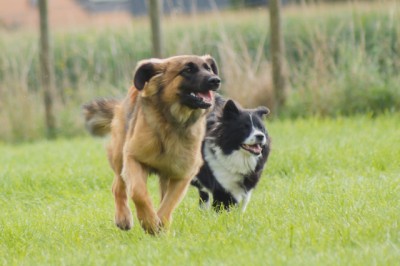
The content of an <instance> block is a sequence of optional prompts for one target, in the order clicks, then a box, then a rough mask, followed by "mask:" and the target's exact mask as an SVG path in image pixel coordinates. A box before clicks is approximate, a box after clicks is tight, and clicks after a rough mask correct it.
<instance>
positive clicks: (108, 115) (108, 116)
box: [82, 99, 119, 136]
mask: <svg viewBox="0 0 400 266" xmlns="http://www.w3.org/2000/svg"><path fill="white" fill-rule="evenodd" d="M118 103H119V101H117V100H114V99H96V100H94V101H92V102H89V103H87V104H85V105H83V107H82V108H83V115H84V117H85V126H86V129H87V130H88V131H89V132H90V134H92V135H94V136H105V135H106V134H108V133H109V132H110V130H111V121H112V119H113V116H114V108H115V106H116V105H117V104H118Z"/></svg>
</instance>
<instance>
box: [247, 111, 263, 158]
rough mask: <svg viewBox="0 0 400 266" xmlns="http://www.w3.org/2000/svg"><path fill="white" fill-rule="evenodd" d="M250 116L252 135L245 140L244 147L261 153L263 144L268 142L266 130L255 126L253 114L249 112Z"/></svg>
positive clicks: (255, 152)
mask: <svg viewBox="0 0 400 266" xmlns="http://www.w3.org/2000/svg"><path fill="white" fill-rule="evenodd" d="M249 116H250V121H251V128H252V130H251V133H250V135H249V136H248V137H247V138H246V139H245V140H244V142H243V144H242V148H243V149H245V150H247V151H249V152H252V153H254V154H258V155H261V151H262V146H263V145H265V144H266V142H267V137H266V136H265V133H264V132H262V131H261V130H260V129H258V128H257V127H255V126H254V122H253V117H252V115H251V114H249Z"/></svg>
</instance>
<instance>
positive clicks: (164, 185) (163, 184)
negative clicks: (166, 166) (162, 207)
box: [159, 177, 169, 202]
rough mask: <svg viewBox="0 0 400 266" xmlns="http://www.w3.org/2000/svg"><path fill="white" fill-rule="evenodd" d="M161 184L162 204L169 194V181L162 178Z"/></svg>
mask: <svg viewBox="0 0 400 266" xmlns="http://www.w3.org/2000/svg"><path fill="white" fill-rule="evenodd" d="M159 182H160V202H162V200H163V199H164V197H165V193H167V188H168V184H169V179H168V178H163V177H160V179H159Z"/></svg>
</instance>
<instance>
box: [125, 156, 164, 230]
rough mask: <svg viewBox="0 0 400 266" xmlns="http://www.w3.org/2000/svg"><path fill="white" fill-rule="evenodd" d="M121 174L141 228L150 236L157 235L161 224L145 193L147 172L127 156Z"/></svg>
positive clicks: (148, 196)
mask: <svg viewBox="0 0 400 266" xmlns="http://www.w3.org/2000/svg"><path fill="white" fill-rule="evenodd" d="M122 173H123V175H122V177H123V179H124V181H125V184H126V186H127V190H128V192H129V195H130V196H131V198H132V200H133V202H134V203H135V207H136V215H137V217H138V219H139V221H140V224H141V226H142V227H143V229H144V230H145V231H146V232H148V233H150V234H156V233H158V231H159V229H160V225H161V223H160V219H159V218H158V216H157V213H156V212H155V210H154V208H153V204H152V202H151V198H150V195H149V193H148V191H147V176H148V174H149V173H148V170H147V169H146V168H145V167H143V166H142V165H141V164H140V163H138V162H137V161H136V160H135V159H133V158H132V157H131V156H129V155H127V156H126V157H125V158H124V169H123V170H122Z"/></svg>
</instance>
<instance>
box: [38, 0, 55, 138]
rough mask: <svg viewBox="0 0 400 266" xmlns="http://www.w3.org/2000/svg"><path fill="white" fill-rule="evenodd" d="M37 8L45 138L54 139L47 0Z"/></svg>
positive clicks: (39, 2)
mask: <svg viewBox="0 0 400 266" xmlns="http://www.w3.org/2000/svg"><path fill="white" fill-rule="evenodd" d="M38 7H39V17H40V52H39V53H40V71H41V72H40V75H41V84H42V87H43V97H44V108H45V118H46V120H45V122H46V136H47V138H50V139H51V138H55V137H56V121H55V116H54V110H53V84H54V76H53V68H52V60H51V49H50V41H49V27H48V12H47V0H39V1H38Z"/></svg>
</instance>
